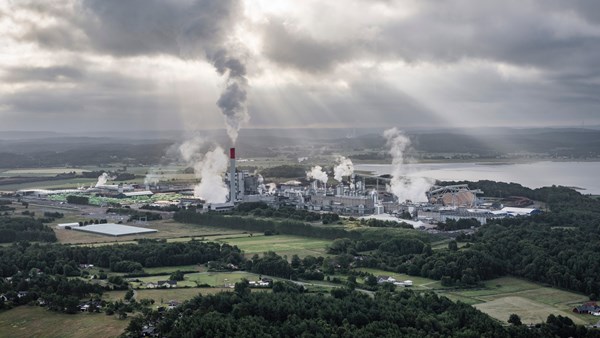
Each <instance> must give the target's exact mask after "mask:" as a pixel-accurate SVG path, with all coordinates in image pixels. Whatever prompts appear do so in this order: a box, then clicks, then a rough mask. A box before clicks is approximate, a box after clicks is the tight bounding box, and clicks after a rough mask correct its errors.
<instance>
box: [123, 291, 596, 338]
mask: <svg viewBox="0 0 600 338" xmlns="http://www.w3.org/2000/svg"><path fill="white" fill-rule="evenodd" d="M246 283H247V282H246ZM302 291H303V289H302V287H299V286H296V285H294V284H292V283H289V282H288V283H282V282H276V283H275V284H274V286H273V293H267V292H253V293H250V292H249V290H248V289H247V284H245V283H244V282H242V283H238V284H236V287H235V292H225V293H219V294H216V295H208V296H197V297H196V298H193V299H192V300H190V301H188V302H185V303H184V304H183V305H181V306H179V307H177V308H175V309H173V310H170V311H167V312H166V313H164V314H160V313H158V312H149V313H146V315H145V316H144V317H136V318H134V319H133V320H132V321H131V323H130V325H129V327H128V329H127V332H126V334H125V335H126V336H128V337H139V336H141V331H142V329H143V327H144V325H151V326H153V327H155V328H156V329H157V331H158V332H157V333H159V335H160V336H161V337H419V338H421V337H494V338H502V337H534V338H535V337H599V336H600V334H598V332H597V331H596V330H587V329H586V328H585V327H583V326H575V325H574V324H573V322H572V321H571V320H570V319H569V318H566V317H561V316H558V317H555V316H550V317H548V321H547V323H545V324H541V325H539V326H538V327H535V328H528V327H527V326H524V325H516V326H510V327H504V326H502V325H501V324H500V323H499V322H497V321H495V320H493V319H492V318H490V317H488V316H487V315H485V314H483V313H481V312H480V311H478V310H476V309H475V308H473V307H471V306H469V305H466V304H464V303H461V302H458V303H454V302H452V301H450V300H449V299H447V298H445V297H440V296H437V295H436V294H435V293H433V292H421V293H416V292H413V291H409V290H404V291H401V292H396V293H392V292H389V291H379V292H378V293H376V294H375V297H374V298H371V297H370V296H368V295H365V294H361V293H358V292H355V291H350V290H348V289H343V288H341V289H334V290H332V291H331V296H329V295H323V294H303V293H302Z"/></svg>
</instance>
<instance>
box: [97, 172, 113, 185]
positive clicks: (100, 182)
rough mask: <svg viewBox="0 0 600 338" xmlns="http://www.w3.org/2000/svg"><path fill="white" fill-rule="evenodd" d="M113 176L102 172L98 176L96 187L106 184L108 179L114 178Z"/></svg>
mask: <svg viewBox="0 0 600 338" xmlns="http://www.w3.org/2000/svg"><path fill="white" fill-rule="evenodd" d="M114 179H115V178H114V177H111V176H110V175H108V173H102V175H100V176H98V182H96V187H100V186H103V185H106V183H107V182H108V181H109V180H114Z"/></svg>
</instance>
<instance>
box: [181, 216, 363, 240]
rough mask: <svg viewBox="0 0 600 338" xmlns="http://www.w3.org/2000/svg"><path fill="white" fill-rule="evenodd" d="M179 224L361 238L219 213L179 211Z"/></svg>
mask: <svg viewBox="0 0 600 338" xmlns="http://www.w3.org/2000/svg"><path fill="white" fill-rule="evenodd" d="M173 219H174V220H175V221H177V222H182V223H191V224H198V225H204V226H214V227H224V228H229V229H236V230H244V231H253V232H263V233H264V232H270V233H272V234H285V235H296V236H305V237H316V238H325V239H336V238H343V237H346V238H360V237H361V234H360V233H359V232H356V231H347V230H345V229H341V228H333V227H323V226H314V225H310V224H306V223H302V222H298V221H279V220H270V219H253V218H247V217H240V216H227V215H222V214H217V213H197V212H195V211H179V212H176V213H175V214H174V216H173Z"/></svg>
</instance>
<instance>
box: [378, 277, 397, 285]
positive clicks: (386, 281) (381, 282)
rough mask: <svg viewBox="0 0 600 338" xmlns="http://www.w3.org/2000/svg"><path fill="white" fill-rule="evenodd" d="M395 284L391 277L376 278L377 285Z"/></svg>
mask: <svg viewBox="0 0 600 338" xmlns="http://www.w3.org/2000/svg"><path fill="white" fill-rule="evenodd" d="M394 282H396V278H394V277H391V276H377V284H383V283H394Z"/></svg>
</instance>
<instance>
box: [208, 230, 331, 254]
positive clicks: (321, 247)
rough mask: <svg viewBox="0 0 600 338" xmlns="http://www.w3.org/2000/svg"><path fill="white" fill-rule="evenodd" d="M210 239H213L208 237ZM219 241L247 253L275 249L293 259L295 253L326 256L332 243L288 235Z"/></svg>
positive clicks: (234, 238) (229, 238)
mask: <svg viewBox="0 0 600 338" xmlns="http://www.w3.org/2000/svg"><path fill="white" fill-rule="evenodd" d="M208 240H213V239H212V238H208ZM217 241H218V242H224V243H228V244H231V245H237V247H238V248H240V249H242V250H244V252H245V253H246V254H247V255H253V254H262V253H263V252H267V251H275V252H277V254H278V255H280V256H283V255H287V256H288V259H291V257H292V255H294V254H296V255H298V256H300V257H305V256H309V255H312V256H315V257H318V256H326V247H327V245H329V244H330V243H331V241H329V240H323V239H317V238H309V237H299V236H288V235H275V236H262V235H260V236H253V237H249V236H248V237H228V238H220V239H218V240H217Z"/></svg>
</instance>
